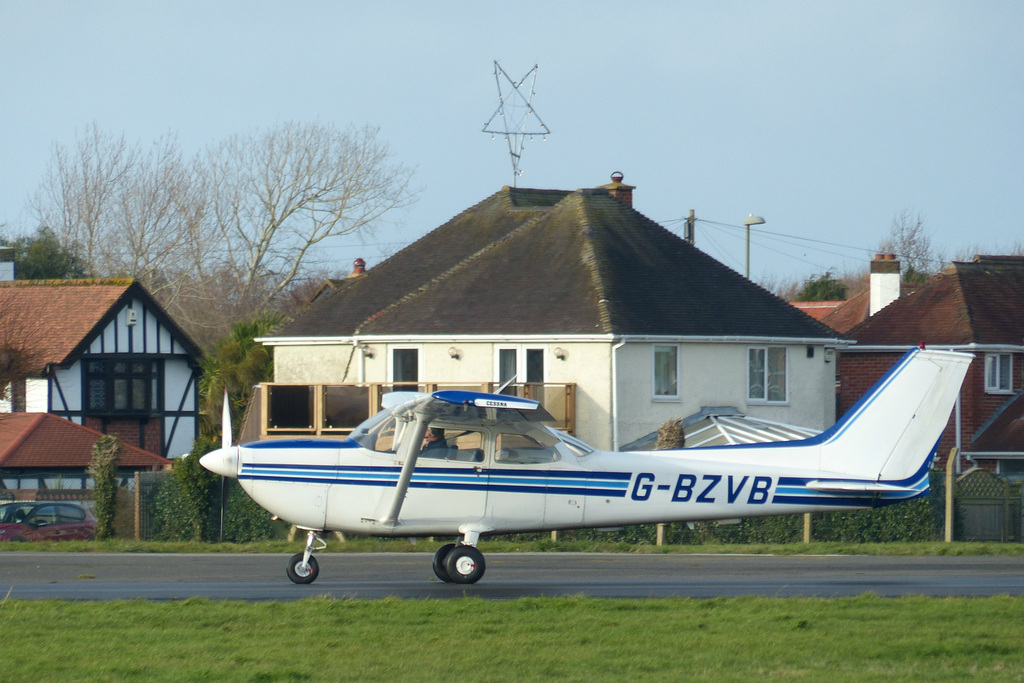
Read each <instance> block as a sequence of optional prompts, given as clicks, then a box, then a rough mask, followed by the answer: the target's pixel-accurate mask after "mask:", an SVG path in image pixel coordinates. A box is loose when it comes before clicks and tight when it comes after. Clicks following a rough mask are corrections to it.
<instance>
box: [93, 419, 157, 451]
mask: <svg viewBox="0 0 1024 683" xmlns="http://www.w3.org/2000/svg"><path fill="white" fill-rule="evenodd" d="M160 422H161V421H160V419H158V418H157V419H149V420H138V419H124V420H102V419H100V418H96V417H89V418H86V419H85V426H86V427H89V428H90V429H95V430H96V431H98V432H103V433H104V434H110V435H112V436H116V437H118V438H120V439H121V441H124V442H125V443H126V444H128V445H130V446H137V447H138V448H141V449H142V450H144V451H148V452H150V453H153V454H154V455H161V453H160V449H161V444H162V443H163V434H162V430H161V429H160Z"/></svg>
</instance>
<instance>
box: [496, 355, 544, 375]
mask: <svg viewBox="0 0 1024 683" xmlns="http://www.w3.org/2000/svg"><path fill="white" fill-rule="evenodd" d="M497 370H498V373H497V374H498V383H499V384H504V383H505V382H507V381H509V380H512V381H513V382H533V383H536V384H541V383H543V382H544V349H542V348H526V347H524V346H515V347H507V348H500V349H498V368H497Z"/></svg>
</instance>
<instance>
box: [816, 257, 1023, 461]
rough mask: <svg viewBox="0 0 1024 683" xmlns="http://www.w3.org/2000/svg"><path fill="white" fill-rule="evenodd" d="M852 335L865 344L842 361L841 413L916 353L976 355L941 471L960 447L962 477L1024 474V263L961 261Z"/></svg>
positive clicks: (945, 440)
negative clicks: (973, 470)
mask: <svg viewBox="0 0 1024 683" xmlns="http://www.w3.org/2000/svg"><path fill="white" fill-rule="evenodd" d="M826 320H828V319H827V318H826ZM846 336H848V337H849V338H851V339H853V340H856V342H857V343H856V344H855V345H853V346H849V347H847V348H845V349H843V351H842V353H841V354H840V358H839V376H840V401H839V407H840V410H845V409H847V408H849V407H850V406H852V405H853V404H854V403H855V402H856V401H857V399H859V398H860V397H861V396H862V395H863V394H864V393H865V392H866V391H867V390H868V389H869V388H870V387H871V385H872V384H874V382H875V381H877V380H878V378H879V377H881V376H882V375H883V374H884V373H885V371H886V370H887V369H888V368H889V367H890V366H891V365H892V363H893V362H894V361H895V359H896V358H898V357H899V356H900V355H901V354H902V353H904V352H905V351H906V350H907V349H909V348H912V347H914V346H918V345H920V344H924V345H926V346H928V347H934V348H941V349H954V350H958V351H967V352H970V353H973V354H975V360H974V362H973V363H972V364H971V368H970V370H969V371H968V374H967V378H966V379H965V380H964V384H963V388H962V389H961V392H960V400H959V401H958V405H957V408H956V410H955V411H954V413H953V415H952V416H951V417H950V421H949V425H948V426H947V428H946V431H945V432H944V434H943V437H942V439H941V441H940V442H939V450H938V459H939V464H940V465H941V464H944V462H945V460H946V456H947V455H948V453H949V451H950V449H951V448H952V447H954V446H956V447H958V448H960V452H961V461H960V462H957V463H956V465H957V467H958V471H959V470H960V469H963V468H965V467H970V466H973V465H975V464H977V465H980V466H982V467H985V468H987V469H989V470H991V471H994V472H997V473H999V474H1010V475H1018V476H1019V475H1022V474H1024V256H976V257H974V260H973V261H971V262H954V263H953V264H951V265H950V267H949V268H947V269H946V270H944V271H942V272H941V273H940V274H939V275H937V276H935V277H934V278H932V279H931V280H929V281H928V282H926V283H925V284H923V285H921V286H919V287H918V288H917V289H916V290H915V291H913V292H912V293H910V294H907V295H906V296H903V297H900V298H898V299H895V300H894V301H892V303H889V304H888V305H887V306H886V307H885V308H883V309H882V310H880V311H879V312H877V313H875V314H874V315H872V316H871V317H869V318H867V319H866V320H865V321H864V322H862V323H860V324H859V325H857V326H855V327H853V328H852V329H850V330H849V332H847V333H846Z"/></svg>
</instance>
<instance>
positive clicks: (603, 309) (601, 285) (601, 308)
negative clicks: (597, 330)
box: [573, 190, 618, 333]
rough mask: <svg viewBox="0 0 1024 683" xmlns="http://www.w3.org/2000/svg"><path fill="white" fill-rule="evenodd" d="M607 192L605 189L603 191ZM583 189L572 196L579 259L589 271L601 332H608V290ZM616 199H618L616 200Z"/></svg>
mask: <svg viewBox="0 0 1024 683" xmlns="http://www.w3.org/2000/svg"><path fill="white" fill-rule="evenodd" d="M605 192H606V193H607V191H605ZM583 193H584V190H577V191H576V192H575V193H574V195H573V196H575V197H576V198H577V200H576V210H577V211H578V212H579V214H580V230H579V235H580V237H581V238H582V240H583V245H582V248H583V250H584V253H581V254H580V260H581V261H583V264H584V265H585V266H586V268H587V270H588V271H589V272H590V278H591V283H592V284H593V286H594V290H595V291H596V292H597V315H598V317H599V318H600V320H601V325H602V326H603V327H604V329H603V330H602V332H604V333H609V332H611V331H612V330H613V329H614V326H613V325H612V314H611V310H610V307H609V306H608V292H607V291H606V287H605V273H604V272H603V269H602V265H603V264H602V262H601V259H600V258H598V255H597V251H596V250H595V249H594V243H593V239H592V238H593V234H594V229H593V225H592V220H591V216H590V204H589V202H585V201H583ZM616 201H618V200H616Z"/></svg>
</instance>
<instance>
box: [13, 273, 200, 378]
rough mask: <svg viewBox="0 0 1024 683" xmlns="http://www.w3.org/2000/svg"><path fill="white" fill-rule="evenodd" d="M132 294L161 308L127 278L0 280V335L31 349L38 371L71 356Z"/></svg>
mask: <svg viewBox="0 0 1024 683" xmlns="http://www.w3.org/2000/svg"><path fill="white" fill-rule="evenodd" d="M132 296H139V297H142V298H144V299H146V300H147V301H149V302H150V304H149V305H150V306H152V308H153V310H154V311H161V309H160V307H159V305H158V304H157V303H156V302H155V301H153V299H152V297H151V296H150V295H149V294H148V293H147V292H146V291H145V289H144V288H143V287H142V286H141V285H140V284H138V283H137V282H136V281H135V280H131V279H105V280H13V281H10V280H7V281H0V325H2V326H4V328H5V329H4V330H3V331H2V332H0V334H2V336H3V341H4V343H12V342H13V343H15V344H19V345H24V346H23V348H27V349H30V350H31V352H32V360H33V361H34V362H35V363H36V364H37V365H38V369H39V370H42V369H43V368H44V367H45V366H46V365H47V364H49V363H53V364H61V363H65V362H67V361H69V360H72V356H73V355H74V354H75V353H76V352H77V351H78V350H80V349H81V348H82V347H83V344H84V343H85V342H87V341H88V340H87V337H88V336H89V335H90V333H91V332H94V331H97V330H98V327H99V326H100V324H101V323H103V322H104V321H105V320H106V318H107V317H108V316H111V315H113V314H114V313H116V307H117V305H118V303H119V302H121V301H122V300H125V299H128V298H129V297H132ZM161 315H163V314H162V311H161ZM163 317H164V324H166V325H167V326H169V327H170V329H171V330H172V331H173V332H174V334H175V335H176V337H177V339H178V340H179V341H180V342H181V343H182V345H183V346H185V348H187V349H191V350H192V352H193V353H194V354H195V355H197V356H198V355H199V353H200V351H199V349H198V347H196V346H195V344H194V342H192V341H191V340H190V339H189V338H188V336H187V335H186V334H185V333H184V332H183V331H182V330H181V329H180V328H178V326H177V325H176V324H174V322H173V321H171V320H170V319H169V318H166V316H165V315H163Z"/></svg>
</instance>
